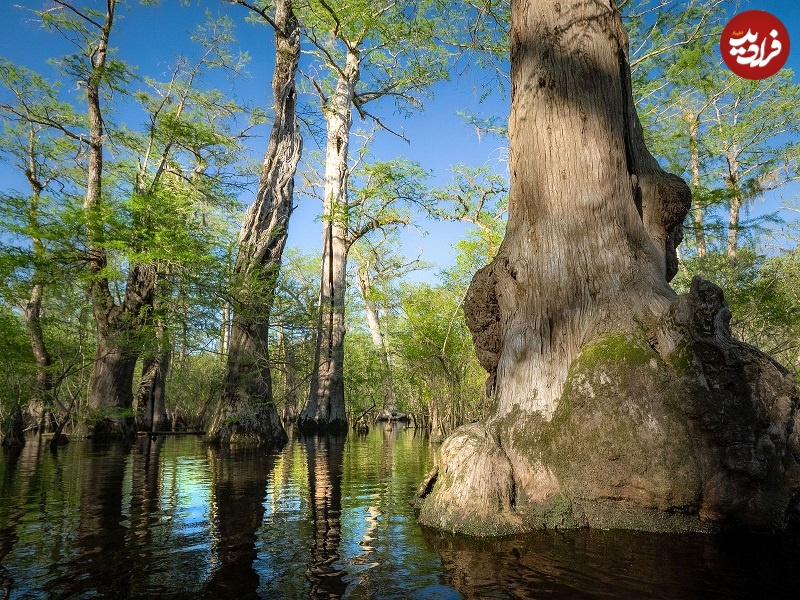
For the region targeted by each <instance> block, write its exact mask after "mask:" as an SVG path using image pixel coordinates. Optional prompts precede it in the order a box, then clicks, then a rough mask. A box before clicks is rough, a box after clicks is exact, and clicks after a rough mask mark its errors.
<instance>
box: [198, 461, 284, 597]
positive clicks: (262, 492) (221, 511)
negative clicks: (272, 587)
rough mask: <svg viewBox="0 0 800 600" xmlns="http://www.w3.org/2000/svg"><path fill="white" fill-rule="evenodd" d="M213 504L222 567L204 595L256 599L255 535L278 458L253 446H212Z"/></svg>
mask: <svg viewBox="0 0 800 600" xmlns="http://www.w3.org/2000/svg"><path fill="white" fill-rule="evenodd" d="M209 452H210V455H211V456H210V459H211V460H210V463H211V475H212V478H211V481H212V490H213V491H212V505H211V515H210V516H211V517H212V518H213V519H214V521H215V525H216V533H217V539H216V540H215V542H214V549H215V551H216V560H217V561H218V565H217V566H216V567H215V569H214V571H213V572H212V575H211V577H210V578H209V580H208V581H207V582H206V586H205V590H204V594H203V595H204V597H206V598H232V599H235V600H243V599H245V598H258V587H259V575H258V573H257V572H256V570H255V567H254V563H255V561H256V558H257V556H258V548H257V545H256V537H257V533H258V530H259V528H260V527H261V524H262V522H263V519H264V499H265V496H266V489H267V482H268V479H269V477H270V474H271V473H272V470H273V468H274V466H275V456H274V455H272V454H268V453H266V452H264V451H260V450H255V449H238V450H232V449H227V448H213V447H212V448H210V449H209Z"/></svg>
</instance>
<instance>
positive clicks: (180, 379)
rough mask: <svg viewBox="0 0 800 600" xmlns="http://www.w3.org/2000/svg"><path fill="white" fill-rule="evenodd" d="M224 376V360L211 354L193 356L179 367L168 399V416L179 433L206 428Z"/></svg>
mask: <svg viewBox="0 0 800 600" xmlns="http://www.w3.org/2000/svg"><path fill="white" fill-rule="evenodd" d="M224 377H225V359H224V357H220V356H215V355H213V354H211V353H202V354H196V355H189V356H186V357H185V358H184V359H183V361H179V362H177V363H176V364H175V366H174V367H173V369H172V370H171V373H170V376H169V377H168V378H167V389H166V395H165V398H166V408H167V416H168V417H169V420H170V421H171V422H172V426H173V427H174V428H175V429H176V430H177V429H186V430H192V431H201V430H204V429H205V427H206V425H207V424H208V422H209V420H210V419H211V417H212V416H213V415H212V414H211V413H210V411H211V409H212V407H213V406H214V400H215V399H216V397H217V396H218V394H219V393H220V391H221V390H222V381H223V378H224Z"/></svg>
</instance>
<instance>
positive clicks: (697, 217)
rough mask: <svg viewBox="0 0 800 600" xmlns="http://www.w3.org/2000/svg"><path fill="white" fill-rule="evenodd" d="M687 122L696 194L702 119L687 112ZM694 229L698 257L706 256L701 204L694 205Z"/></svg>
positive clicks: (693, 185) (690, 160)
mask: <svg viewBox="0 0 800 600" xmlns="http://www.w3.org/2000/svg"><path fill="white" fill-rule="evenodd" d="M685 119H686V122H687V123H688V124H689V171H690V172H691V175H692V181H691V189H692V193H693V194H696V193H697V192H698V191H699V190H700V117H699V115H695V114H692V113H690V112H687V113H686V115H685ZM692 229H693V231H694V244H695V248H696V249H697V257H698V258H704V257H705V255H706V235H705V230H704V229H703V206H702V205H701V204H700V203H699V202H695V203H694V204H693V205H692Z"/></svg>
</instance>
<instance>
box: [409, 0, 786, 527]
mask: <svg viewBox="0 0 800 600" xmlns="http://www.w3.org/2000/svg"><path fill="white" fill-rule="evenodd" d="M511 39H512V41H511V44H512V46H511V64H512V69H511V79H512V109H511V118H510V125H509V133H510V140H511V159H510V169H511V196H510V204H509V219H508V228H507V234H506V237H505V240H504V241H503V243H502V246H501V248H500V250H499V252H498V254H497V256H496V258H495V259H494V260H493V261H492V263H491V264H490V265H488V266H487V267H484V268H483V269H481V270H480V271H478V273H477V274H476V275H475V277H474V279H473V281H472V284H471V286H470V288H469V290H468V292H467V297H466V300H465V313H466V315H467V323H468V325H469V328H470V330H471V331H472V333H473V337H474V340H475V345H476V349H477V353H478V358H479V360H480V361H481V363H482V365H483V366H484V367H485V368H486V370H487V371H488V372H489V381H488V382H487V391H488V393H490V394H491V396H492V397H493V398H494V401H495V404H494V407H493V410H492V411H491V414H490V416H489V417H488V418H487V419H486V420H485V421H484V422H481V423H473V424H470V425H467V426H465V427H462V428H461V429H459V430H457V431H456V432H455V433H454V434H453V435H452V436H450V437H449V438H448V439H446V440H445V442H444V443H443V445H442V447H441V449H440V452H439V457H438V467H437V469H436V470H435V472H433V473H432V474H431V475H430V478H429V479H428V481H426V482H424V484H423V486H422V488H421V491H420V494H419V498H418V508H419V511H420V512H419V517H420V521H421V522H422V523H423V524H426V525H430V526H433V527H438V528H441V529H446V530H450V531H456V532H461V533H466V534H472V535H480V536H486V535H504V534H510V533H518V532H524V531H528V530H531V529H536V528H544V527H546V528H551V527H554V528H567V527H585V526H589V527H600V528H628V529H640V530H649V531H713V530H717V529H720V528H723V527H728V526H737V527H746V528H753V529H768V530H770V529H782V528H784V527H785V526H786V525H787V523H788V522H789V521H790V520H791V518H792V516H793V515H795V514H797V508H798V499H799V498H800V495H799V494H798V491H799V490H800V465H799V464H798V457H800V436H799V435H798V431H797V429H795V427H794V423H795V420H796V418H797V412H798V402H799V401H798V390H797V387H796V385H795V382H794V380H793V378H792V376H791V375H790V374H789V373H788V371H787V370H786V369H784V368H783V367H781V366H780V365H779V364H778V363H776V362H775V361H774V360H772V359H771V358H770V357H769V356H767V355H766V354H764V353H762V352H760V351H759V350H757V349H755V348H753V347H751V346H748V345H746V344H744V343H742V342H739V341H737V340H735V339H734V338H733V337H732V336H731V333H730V329H729V322H730V318H731V315H730V311H729V310H728V307H727V305H726V303H725V300H724V298H723V296H722V292H721V291H720V289H719V288H718V287H716V286H715V285H714V284H712V283H710V282H707V281H704V280H702V279H699V278H695V280H694V281H693V282H692V286H691V291H690V292H689V293H688V294H687V295H684V296H677V295H676V294H675V293H674V291H673V290H672V289H671V288H670V287H669V284H668V281H669V280H670V279H671V278H672V277H673V276H674V275H675V273H676V270H677V260H676V251H675V248H676V245H677V244H678V243H680V239H681V224H682V222H683V219H684V217H685V215H686V213H687V211H688V209H689V204H690V194H689V189H688V187H687V186H686V185H685V183H684V182H683V181H682V180H680V179H679V178H678V177H675V176H674V175H671V174H669V173H666V172H664V171H662V170H661V169H660V168H659V166H658V164H657V163H656V161H655V160H654V158H653V157H652V156H651V155H650V153H649V152H648V150H647V148H646V147H645V145H644V140H643V136H642V131H641V125H640V124H639V120H638V117H637V115H636V111H635V108H634V103H633V98H632V92H631V85H630V68H629V64H628V38H627V34H626V32H625V30H624V28H623V25H622V21H621V19H620V15H619V12H618V10H617V8H616V5H615V2H614V1H613V0H611V1H608V0H605V1H600V0H572V1H570V0H562V1H560V2H550V1H549V0H548V1H544V0H539V1H536V0H514V1H513V2H512V30H511Z"/></svg>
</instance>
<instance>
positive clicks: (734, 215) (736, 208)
mask: <svg viewBox="0 0 800 600" xmlns="http://www.w3.org/2000/svg"><path fill="white" fill-rule="evenodd" d="M737 154H738V148H737V146H736V145H734V147H733V148H732V149H731V150H730V151H729V152H728V153H727V154H726V156H725V159H726V160H727V162H728V189H729V190H730V200H729V208H730V210H729V214H728V264H729V265H730V266H732V267H733V266H735V265H736V253H737V250H738V249H739V213H740V211H741V210H742V205H743V204H744V199H743V198H742V191H741V187H740V183H741V182H740V181H739V161H738V160H737V158H736V157H737Z"/></svg>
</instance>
